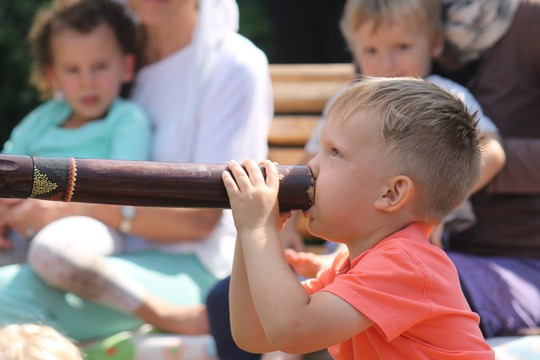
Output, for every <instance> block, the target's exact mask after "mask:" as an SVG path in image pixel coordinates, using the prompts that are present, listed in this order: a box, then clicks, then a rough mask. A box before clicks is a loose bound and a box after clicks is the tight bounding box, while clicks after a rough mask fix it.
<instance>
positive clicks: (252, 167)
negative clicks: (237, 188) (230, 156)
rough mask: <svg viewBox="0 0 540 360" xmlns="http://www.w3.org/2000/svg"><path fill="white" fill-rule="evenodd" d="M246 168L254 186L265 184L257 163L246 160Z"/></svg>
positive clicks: (244, 162) (243, 163)
mask: <svg viewBox="0 0 540 360" xmlns="http://www.w3.org/2000/svg"><path fill="white" fill-rule="evenodd" d="M242 165H244V167H245V168H246V171H247V173H248V176H249V179H250V180H251V183H252V184H253V185H254V186H257V185H261V184H264V183H265V182H264V177H263V174H262V171H261V169H260V168H259V166H258V165H257V163H256V162H255V161H253V160H251V159H246V160H244V161H243V162H242Z"/></svg>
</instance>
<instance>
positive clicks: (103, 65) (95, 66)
mask: <svg viewBox="0 0 540 360" xmlns="http://www.w3.org/2000/svg"><path fill="white" fill-rule="evenodd" d="M106 68H107V64H106V63H99V64H96V65H94V69H95V70H104V69H106Z"/></svg>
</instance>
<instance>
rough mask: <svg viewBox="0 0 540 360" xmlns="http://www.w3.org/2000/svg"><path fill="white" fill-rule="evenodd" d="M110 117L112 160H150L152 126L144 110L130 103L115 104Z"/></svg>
mask: <svg viewBox="0 0 540 360" xmlns="http://www.w3.org/2000/svg"><path fill="white" fill-rule="evenodd" d="M110 116H111V117H112V119H111V122H110V124H111V125H110V131H111V154H110V158H111V159H117V160H139V161H143V160H149V159H150V145H151V137H152V128H151V127H152V125H151V122H150V119H149V117H148V115H147V114H146V113H145V112H144V111H143V110H142V108H140V107H139V106H138V105H136V104H135V103H133V102H130V101H120V102H117V103H116V104H115V107H114V111H113V112H112V113H111V115H110Z"/></svg>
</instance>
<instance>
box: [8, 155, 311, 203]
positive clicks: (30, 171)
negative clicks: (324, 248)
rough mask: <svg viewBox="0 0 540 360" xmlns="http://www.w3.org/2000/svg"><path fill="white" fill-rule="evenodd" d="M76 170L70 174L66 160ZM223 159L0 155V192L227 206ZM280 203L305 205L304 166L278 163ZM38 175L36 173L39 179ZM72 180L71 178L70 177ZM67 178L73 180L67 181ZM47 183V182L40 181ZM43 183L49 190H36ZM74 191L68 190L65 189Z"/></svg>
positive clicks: (77, 199)
mask: <svg viewBox="0 0 540 360" xmlns="http://www.w3.org/2000/svg"><path fill="white" fill-rule="evenodd" d="M73 161H74V163H75V164H76V166H75V167H76V175H75V174H73V175H74V176H72V177H71V178H70V176H71V175H70V164H72V162H73ZM225 170H228V169H227V166H226V165H225V164H196V163H162V162H150V161H125V160H101V159H75V160H74V159H68V158H66V159H62V158H44V157H29V156H13V155H0V197H12V198H29V197H33V198H38V199H44V200H56V201H68V200H66V199H69V201H73V202H86V203H102V204H119V205H136V206H159V207H191V208H229V207H230V204H229V199H228V196H227V192H226V190H225V186H224V185H223V181H222V179H221V174H222V172H223V171H225ZM278 171H279V173H280V175H281V180H280V189H279V194H278V201H279V205H280V209H281V210H282V211H285V210H293V209H300V210H303V209H307V208H309V207H310V206H311V204H312V197H313V191H314V187H313V178H312V176H311V172H310V170H309V168H307V167H306V166H289V165H279V166H278ZM36 177H38V178H39V179H37V178H36ZM73 180H74V182H73ZM70 181H72V182H73V184H71V185H70ZM44 184H45V187H44ZM36 187H37V188H38V189H42V188H46V189H51V190H50V191H46V192H43V191H36ZM70 188H72V189H73V191H72V192H71V193H70V194H67V192H69V191H68V189H70Z"/></svg>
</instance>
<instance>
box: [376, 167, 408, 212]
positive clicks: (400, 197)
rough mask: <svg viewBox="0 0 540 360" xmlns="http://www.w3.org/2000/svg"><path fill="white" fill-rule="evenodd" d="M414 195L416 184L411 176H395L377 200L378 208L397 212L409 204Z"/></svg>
mask: <svg viewBox="0 0 540 360" xmlns="http://www.w3.org/2000/svg"><path fill="white" fill-rule="evenodd" d="M413 195H414V184H413V181H412V180H411V178H410V177H408V176H405V175H399V176H395V177H393V178H391V179H390V181H389V183H388V186H387V187H386V188H385V189H384V191H383V193H382V194H381V195H380V196H379V197H378V198H377V199H376V200H375V203H374V206H375V208H376V209H377V210H381V211H386V212H395V211H398V210H400V209H402V208H403V207H404V206H405V205H407V204H409V203H410V202H411V200H412V197H413Z"/></svg>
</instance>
